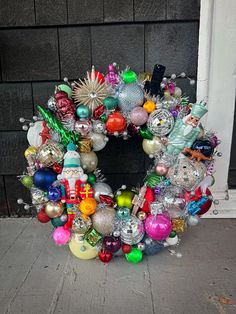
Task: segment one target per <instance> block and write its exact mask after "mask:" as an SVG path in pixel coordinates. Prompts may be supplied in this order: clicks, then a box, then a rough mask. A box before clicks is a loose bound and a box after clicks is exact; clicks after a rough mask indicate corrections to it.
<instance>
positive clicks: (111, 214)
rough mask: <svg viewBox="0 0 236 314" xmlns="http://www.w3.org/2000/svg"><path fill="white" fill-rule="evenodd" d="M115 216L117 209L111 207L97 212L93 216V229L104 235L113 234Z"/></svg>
mask: <svg viewBox="0 0 236 314" xmlns="http://www.w3.org/2000/svg"><path fill="white" fill-rule="evenodd" d="M115 215H116V212H115V209H114V208H113V207H110V206H106V207H104V208H101V209H99V210H97V211H96V213H95V214H94V215H93V216H92V222H93V228H94V229H96V230H97V231H98V232H99V233H101V234H102V235H109V234H111V233H112V232H113V230H114V223H115Z"/></svg>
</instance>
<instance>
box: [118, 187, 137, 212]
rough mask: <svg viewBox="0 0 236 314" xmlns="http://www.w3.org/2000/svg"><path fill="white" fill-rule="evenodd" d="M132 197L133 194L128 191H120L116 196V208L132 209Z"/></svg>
mask: <svg viewBox="0 0 236 314" xmlns="http://www.w3.org/2000/svg"><path fill="white" fill-rule="evenodd" d="M133 197H134V192H131V191H129V190H123V191H120V194H119V195H116V198H115V199H116V203H117V206H118V207H127V208H129V209H131V208H132V206H133V204H132V199H133Z"/></svg>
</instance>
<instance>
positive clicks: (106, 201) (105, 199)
mask: <svg viewBox="0 0 236 314" xmlns="http://www.w3.org/2000/svg"><path fill="white" fill-rule="evenodd" d="M99 199H100V201H101V203H103V204H107V205H109V206H113V205H114V202H113V199H112V198H111V197H110V196H108V195H99Z"/></svg>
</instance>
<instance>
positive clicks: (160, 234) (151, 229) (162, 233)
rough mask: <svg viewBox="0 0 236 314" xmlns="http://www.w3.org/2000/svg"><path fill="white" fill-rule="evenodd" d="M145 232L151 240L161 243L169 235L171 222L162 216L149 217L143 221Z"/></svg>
mask: <svg viewBox="0 0 236 314" xmlns="http://www.w3.org/2000/svg"><path fill="white" fill-rule="evenodd" d="M145 230H146V233H147V234H148V235H149V237H150V238H152V239H153V240H156V241H162V240H164V239H166V238H167V237H168V236H169V234H170V233H171V230H172V224H171V220H170V218H169V217H167V216H165V215H163V214H158V215H149V216H148V217H147V219H146V220H145Z"/></svg>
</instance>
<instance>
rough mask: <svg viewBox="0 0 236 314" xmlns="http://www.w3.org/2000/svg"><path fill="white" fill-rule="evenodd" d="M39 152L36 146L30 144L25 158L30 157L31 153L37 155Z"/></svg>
mask: <svg viewBox="0 0 236 314" xmlns="http://www.w3.org/2000/svg"><path fill="white" fill-rule="evenodd" d="M36 153H37V148H36V147H34V146H29V147H28V148H27V149H26V151H25V153H24V154H25V158H27V157H29V156H30V155H35V154H36Z"/></svg>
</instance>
